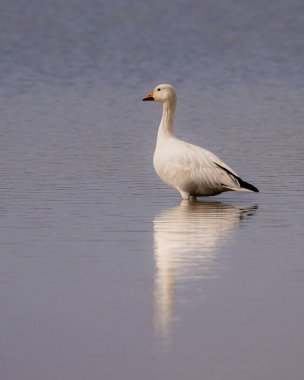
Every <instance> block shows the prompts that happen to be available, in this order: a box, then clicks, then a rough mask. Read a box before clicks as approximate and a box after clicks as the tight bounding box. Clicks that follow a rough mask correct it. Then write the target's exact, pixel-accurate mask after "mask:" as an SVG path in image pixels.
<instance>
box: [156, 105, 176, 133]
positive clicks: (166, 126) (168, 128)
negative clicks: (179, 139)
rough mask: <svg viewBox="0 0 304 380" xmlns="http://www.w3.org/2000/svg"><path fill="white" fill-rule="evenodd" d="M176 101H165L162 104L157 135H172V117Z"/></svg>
mask: <svg viewBox="0 0 304 380" xmlns="http://www.w3.org/2000/svg"><path fill="white" fill-rule="evenodd" d="M175 109H176V101H175V100H172V101H167V102H164V104H163V114H162V118H161V121H160V125H159V134H166V135H171V136H172V135H174V130H173V128H174V115H175Z"/></svg>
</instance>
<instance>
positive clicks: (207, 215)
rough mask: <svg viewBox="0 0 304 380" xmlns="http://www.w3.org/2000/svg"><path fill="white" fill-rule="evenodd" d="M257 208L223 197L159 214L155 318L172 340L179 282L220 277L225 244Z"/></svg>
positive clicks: (162, 332)
mask: <svg viewBox="0 0 304 380" xmlns="http://www.w3.org/2000/svg"><path fill="white" fill-rule="evenodd" d="M257 209H258V206H257V205H254V206H242V207H238V206H233V205H230V204H225V203H222V202H199V201H191V202H188V201H183V202H182V203H181V204H180V205H179V206H175V207H171V208H168V209H165V210H163V211H162V212H161V213H160V214H159V215H157V216H156V217H155V219H154V259H155V266H156V273H155V280H154V322H155V330H156V333H157V335H159V336H160V338H161V339H162V340H163V341H164V342H166V341H167V342H168V341H169V340H170V327H171V322H172V320H173V319H174V318H175V304H176V303H178V302H180V300H178V295H177V292H176V290H177V288H179V287H180V286H186V285H187V283H190V282H193V281H197V280H202V279H207V278H209V279H210V278H216V277H217V276H218V275H219V266H218V264H217V258H218V256H219V253H220V248H221V247H223V246H225V245H227V244H229V241H231V240H232V239H233V236H234V233H235V232H236V230H237V228H238V227H239V226H240V224H241V222H242V221H243V220H244V219H246V218H248V217H250V216H252V215H253V214H254V213H255V211H256V210H257Z"/></svg>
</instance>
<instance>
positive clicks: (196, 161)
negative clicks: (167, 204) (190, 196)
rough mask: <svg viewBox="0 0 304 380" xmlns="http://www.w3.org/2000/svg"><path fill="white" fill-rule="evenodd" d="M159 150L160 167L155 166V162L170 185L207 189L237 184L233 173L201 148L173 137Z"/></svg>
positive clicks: (235, 185) (236, 178)
mask: <svg viewBox="0 0 304 380" xmlns="http://www.w3.org/2000/svg"><path fill="white" fill-rule="evenodd" d="M162 153H163V154H162V160H161V161H162V162H161V167H160V168H159V169H160V170H157V165H156V171H157V172H158V174H159V175H160V177H161V178H162V179H163V180H164V181H165V182H166V183H168V184H170V185H172V186H174V187H177V188H189V191H190V192H191V191H193V192H210V193H212V192H214V193H216V192H221V191H223V190H224V189H227V190H228V189H231V190H232V189H234V190H235V189H239V188H240V184H239V181H238V178H239V177H238V176H237V174H236V173H235V172H234V171H233V170H232V169H231V168H230V167H229V166H228V165H226V164H225V163H224V162H223V161H222V160H221V159H220V158H218V157H217V156H216V155H215V154H213V153H212V152H210V151H208V150H206V149H204V148H201V147H198V146H196V145H192V144H188V143H186V142H184V141H181V140H175V141H172V144H171V146H167V149H166V152H162Z"/></svg>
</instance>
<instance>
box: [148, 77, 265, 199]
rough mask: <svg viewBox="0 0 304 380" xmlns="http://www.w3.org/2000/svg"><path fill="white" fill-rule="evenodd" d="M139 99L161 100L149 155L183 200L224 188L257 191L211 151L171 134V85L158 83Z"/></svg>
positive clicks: (162, 177) (173, 100)
mask: <svg viewBox="0 0 304 380" xmlns="http://www.w3.org/2000/svg"><path fill="white" fill-rule="evenodd" d="M142 100H144V101H149V100H150V101H155V102H161V103H163V114H162V118H161V121H160V124H159V129H158V134H157V142H156V148H155V152H154V158H153V164H154V169H155V171H156V173H157V174H158V176H159V177H160V178H161V179H162V180H163V181H164V182H165V183H166V184H167V185H169V186H171V187H173V188H175V189H176V190H177V191H179V193H180V194H181V196H182V198H183V199H184V200H189V199H190V197H197V196H209V195H217V194H220V193H222V192H224V191H254V192H258V191H259V190H258V189H257V188H256V187H255V186H253V185H251V184H250V183H247V182H245V181H243V180H242V179H241V178H240V177H239V176H238V175H237V174H236V173H235V171H233V170H232V169H231V168H230V167H229V166H228V165H226V164H225V163H224V162H223V161H222V160H220V159H219V158H218V157H217V156H216V155H215V154H213V153H211V152H209V151H208V150H206V149H203V148H201V147H199V146H196V145H192V144H189V143H187V142H185V141H182V140H179V139H178V138H176V137H175V134H174V114H175V109H176V93H175V90H174V87H173V86H171V85H170V84H160V85H158V86H157V87H155V89H154V90H153V91H151V92H150V93H149V94H148V95H146V96H145V97H144V98H143V99H142Z"/></svg>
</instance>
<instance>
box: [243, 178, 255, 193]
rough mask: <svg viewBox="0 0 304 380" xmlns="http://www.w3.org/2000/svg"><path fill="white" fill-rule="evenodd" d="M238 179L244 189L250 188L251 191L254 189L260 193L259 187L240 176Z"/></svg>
mask: <svg viewBox="0 0 304 380" xmlns="http://www.w3.org/2000/svg"><path fill="white" fill-rule="evenodd" d="M238 181H239V183H240V185H241V187H242V188H243V189H248V190H250V191H254V192H255V193H259V189H258V188H256V187H255V186H253V185H251V183H248V182H245V181H243V180H242V179H241V178H238Z"/></svg>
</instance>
